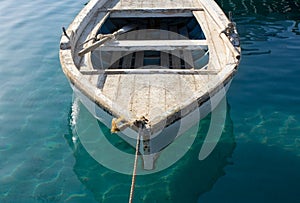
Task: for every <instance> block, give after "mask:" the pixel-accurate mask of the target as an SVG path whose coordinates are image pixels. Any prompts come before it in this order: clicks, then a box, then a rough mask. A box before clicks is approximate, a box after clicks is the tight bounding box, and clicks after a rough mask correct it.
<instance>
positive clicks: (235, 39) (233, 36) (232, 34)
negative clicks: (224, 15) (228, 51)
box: [221, 12, 240, 47]
mask: <svg viewBox="0 0 300 203" xmlns="http://www.w3.org/2000/svg"><path fill="white" fill-rule="evenodd" d="M229 20H230V22H229V23H228V25H227V27H226V28H225V29H224V30H223V31H222V32H221V34H222V33H223V34H225V35H226V36H227V37H228V39H229V40H230V42H231V44H232V45H233V46H235V47H238V46H240V38H239V35H238V32H237V29H236V23H235V22H234V21H233V19H232V12H229Z"/></svg>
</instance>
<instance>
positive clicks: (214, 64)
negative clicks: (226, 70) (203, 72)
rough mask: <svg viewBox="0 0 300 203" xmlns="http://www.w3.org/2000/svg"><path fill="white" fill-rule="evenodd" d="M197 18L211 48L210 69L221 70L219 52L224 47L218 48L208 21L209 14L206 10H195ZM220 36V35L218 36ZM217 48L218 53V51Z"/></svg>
mask: <svg viewBox="0 0 300 203" xmlns="http://www.w3.org/2000/svg"><path fill="white" fill-rule="evenodd" d="M193 14H194V16H195V18H196V19H197V21H198V22H199V24H200V26H201V28H202V30H203V32H204V34H205V37H206V40H207V43H208V49H209V67H208V68H209V69H211V70H221V68H222V67H221V65H220V64H221V60H220V57H219V52H222V51H221V50H222V49H217V47H216V46H217V45H216V43H215V41H214V40H213V39H212V37H213V36H212V31H213V29H212V28H211V25H210V24H208V23H207V20H208V18H209V17H208V16H207V15H206V14H205V12H193ZM217 37H218V38H219V36H217ZM217 50H219V51H218V53H217Z"/></svg>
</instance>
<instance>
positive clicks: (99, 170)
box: [65, 100, 235, 202]
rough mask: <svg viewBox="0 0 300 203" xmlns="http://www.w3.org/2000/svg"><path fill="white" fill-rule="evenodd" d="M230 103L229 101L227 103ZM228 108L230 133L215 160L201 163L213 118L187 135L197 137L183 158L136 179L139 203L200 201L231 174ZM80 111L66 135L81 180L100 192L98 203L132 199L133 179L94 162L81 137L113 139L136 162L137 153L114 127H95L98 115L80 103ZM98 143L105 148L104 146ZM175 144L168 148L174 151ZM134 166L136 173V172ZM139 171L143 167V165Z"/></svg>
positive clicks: (227, 124)
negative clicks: (201, 152) (227, 171)
mask: <svg viewBox="0 0 300 203" xmlns="http://www.w3.org/2000/svg"><path fill="white" fill-rule="evenodd" d="M224 102H226V101H225V100H224ZM226 105H227V112H226V120H225V123H224V129H223V131H222V134H221V137H220V138H219V140H218V143H217V145H216V146H215V148H214V149H213V151H212V152H211V153H210V154H209V156H207V157H206V158H205V159H204V160H201V161H199V159H198V156H199V151H200V149H201V148H202V147H203V142H204V139H205V137H206V135H207V132H208V130H209V126H210V121H211V114H209V115H208V116H207V117H206V118H204V119H202V120H201V121H200V123H199V126H195V129H197V132H196V133H195V134H194V135H192V134H189V133H191V132H192V131H187V133H185V134H184V135H183V136H181V137H184V136H188V137H190V136H194V137H195V138H196V139H195V140H194V142H193V144H192V145H191V146H184V147H187V148H188V150H187V153H186V154H184V155H183V156H182V157H181V159H179V160H178V161H177V162H176V163H175V164H173V165H172V166H170V167H168V168H167V169H165V170H161V171H159V172H155V173H153V171H151V172H152V173H151V174H148V175H139V176H137V177H136V184H135V191H134V201H135V202H197V200H198V198H199V196H200V195H201V194H203V193H205V192H208V191H209V190H211V188H212V187H213V185H214V184H215V183H216V182H217V180H218V179H219V178H220V177H222V176H224V175H225V170H224V169H225V167H226V165H228V164H230V160H229V159H230V157H231V155H232V153H233V151H234V148H235V138H234V135H233V123H232V120H231V118H230V115H229V114H230V112H229V111H230V109H229V105H228V104H227V103H226ZM78 109H79V111H76V112H77V114H76V112H75V113H74V109H73V113H71V114H70V115H71V116H70V117H73V118H71V120H72V119H73V126H71V125H70V133H69V135H66V136H65V138H66V140H67V142H68V144H69V146H70V147H71V148H72V150H73V154H74V157H75V160H76V162H75V165H74V172H75V173H76V175H77V176H78V179H79V180H80V181H81V182H82V183H83V184H84V185H85V186H86V187H87V188H88V189H89V190H90V191H91V192H92V193H93V194H94V196H95V199H96V200H97V201H98V202H126V201H128V197H129V190H130V185H131V175H127V174H121V173H119V172H116V171H115V170H112V169H109V168H107V167H104V166H103V165H102V164H99V161H96V160H95V159H94V158H93V157H95V156H94V154H92V153H93V152H88V151H87V150H86V148H85V147H84V144H82V141H81V137H82V135H81V136H79V138H80V139H77V138H78V137H77V136H78V133H85V134H86V135H92V136H94V137H95V140H97V139H98V138H99V137H100V136H101V137H102V138H103V137H104V138H105V139H107V140H108V141H109V143H110V144H109V145H113V146H114V147H116V148H118V150H120V151H123V152H125V153H126V154H128V155H132V156H131V157H130V159H131V158H132V157H134V155H133V154H134V152H135V151H134V149H133V148H132V147H131V146H130V145H129V144H127V143H126V142H125V141H123V140H122V139H121V138H119V137H118V136H114V135H113V134H111V133H110V129H108V128H106V126H105V125H103V124H101V123H99V122H98V121H97V122H96V123H97V125H98V126H93V125H91V123H94V122H92V121H93V120H94V117H93V116H92V115H91V114H90V113H89V112H88V111H87V110H86V109H85V107H84V106H83V105H81V104H80V103H79V107H78ZM218 110H220V109H218V108H216V109H215V111H218ZM75 114H76V115H75ZM75 117H76V118H75ZM74 119H75V120H74ZM80 123H81V124H80ZM74 126H75V127H74ZM80 126H85V127H84V129H79V128H81V127H80ZM99 127H100V130H99ZM99 133H101V135H100V134H99ZM102 133H103V134H102ZM95 143H96V144H97V145H99V142H95ZM104 144H105V143H104V142H103V144H100V146H96V147H97V148H98V149H105V148H106V147H107V146H104ZM106 144H107V142H106ZM176 144H177V145H178V141H177V140H175V141H174V142H173V143H172V144H171V145H176ZM171 145H170V146H168V147H172V146H171ZM168 147H167V148H168ZM90 154H92V155H90ZM102 156H103V157H106V158H107V159H108V160H110V161H111V162H118V163H119V164H122V161H120V160H118V157H117V155H116V154H110V153H103V154H102ZM174 156H175V154H174ZM161 157H163V156H162V155H161V156H160V158H159V159H160V160H161V161H163V158H161ZM132 159H133V158H132ZM125 161H130V162H131V163H130V164H132V165H131V166H132V167H133V160H129V159H128V160H125ZM141 162H142V161H141V160H139V163H141ZM118 163H116V164H118ZM132 167H131V169H130V171H131V172H132ZM139 167H140V168H141V169H142V167H141V166H139ZM154 171H155V170H154Z"/></svg>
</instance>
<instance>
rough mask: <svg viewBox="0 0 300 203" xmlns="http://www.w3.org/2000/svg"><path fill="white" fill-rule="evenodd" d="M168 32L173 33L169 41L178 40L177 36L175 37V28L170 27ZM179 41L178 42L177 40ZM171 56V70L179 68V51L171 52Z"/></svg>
mask: <svg viewBox="0 0 300 203" xmlns="http://www.w3.org/2000/svg"><path fill="white" fill-rule="evenodd" d="M170 31H172V32H174V34H171V36H170V39H178V38H179V36H177V34H175V33H177V26H170ZM177 41H179V40H177ZM182 48H183V47H182ZM171 54H172V56H171V57H172V61H171V62H172V68H173V69H175V68H176V69H178V68H181V55H180V50H178V49H175V50H173V51H171Z"/></svg>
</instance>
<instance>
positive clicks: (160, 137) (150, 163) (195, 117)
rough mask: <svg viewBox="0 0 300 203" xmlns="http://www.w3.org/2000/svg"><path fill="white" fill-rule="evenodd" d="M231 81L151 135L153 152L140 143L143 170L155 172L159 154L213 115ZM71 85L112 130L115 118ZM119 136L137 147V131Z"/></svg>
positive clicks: (92, 111)
mask: <svg viewBox="0 0 300 203" xmlns="http://www.w3.org/2000/svg"><path fill="white" fill-rule="evenodd" d="M231 81H232V77H230V78H228V79H227V80H226V81H225V83H224V86H223V87H222V88H218V91H217V92H215V93H214V94H213V95H210V98H209V99H208V100H207V101H205V102H204V103H202V104H201V105H200V106H198V107H197V108H196V109H195V110H194V111H192V112H191V113H189V114H188V115H186V116H185V117H182V118H181V119H180V120H177V121H175V122H174V123H172V124H171V125H169V126H163V127H162V128H161V130H160V131H159V132H158V133H155V134H151V135H150V142H149V143H147V145H148V146H150V148H151V152H148V153H145V146H144V143H143V142H140V143H141V144H140V149H139V152H140V154H141V155H142V158H143V168H144V169H146V170H153V169H154V167H155V160H156V159H157V158H158V157H159V153H160V152H161V151H162V150H163V149H165V148H166V147H167V146H168V145H169V144H171V143H172V142H173V141H174V140H175V139H176V138H178V137H179V136H180V135H182V134H183V133H185V132H186V131H188V130H189V129H191V128H192V127H193V126H195V125H197V124H198V123H199V121H200V120H201V119H203V118H205V117H206V116H207V115H208V114H209V113H211V112H212V111H213V110H214V109H215V108H216V107H217V106H218V105H219V103H220V102H221V101H222V99H224V97H226V92H227V90H228V89H229V87H230V85H231ZM70 85H71V87H72V89H73V92H74V94H75V96H76V97H77V98H78V99H79V100H80V102H81V103H82V104H83V105H84V106H85V107H86V108H87V110H88V111H89V112H90V113H91V114H92V115H93V117H94V118H95V119H97V120H98V121H100V122H101V123H102V124H104V125H105V126H106V127H108V128H109V129H110V128H111V122H112V119H114V117H113V116H112V115H111V114H110V113H108V112H107V111H106V110H104V109H103V108H101V107H100V106H99V105H97V104H96V103H95V102H94V101H92V100H91V99H90V98H89V97H88V96H86V95H85V94H83V93H82V92H81V91H80V90H79V89H78V88H77V87H76V86H75V85H73V84H72V83H70ZM225 108H226V107H225ZM117 134H118V136H119V137H120V138H122V139H123V140H124V141H126V142H127V143H128V144H130V145H131V146H132V147H135V145H136V138H137V137H138V133H137V132H136V131H135V130H133V129H131V128H130V127H128V128H126V129H124V130H123V131H121V132H118V133H117ZM142 140H143V138H141V141H142Z"/></svg>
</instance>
